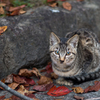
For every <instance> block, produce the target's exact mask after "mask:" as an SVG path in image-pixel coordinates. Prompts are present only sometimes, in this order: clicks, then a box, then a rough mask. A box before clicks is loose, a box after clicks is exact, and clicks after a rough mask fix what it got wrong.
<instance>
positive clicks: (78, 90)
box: [72, 87, 84, 93]
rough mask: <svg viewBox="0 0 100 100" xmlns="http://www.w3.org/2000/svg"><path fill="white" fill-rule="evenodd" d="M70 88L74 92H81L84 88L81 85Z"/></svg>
mask: <svg viewBox="0 0 100 100" xmlns="http://www.w3.org/2000/svg"><path fill="white" fill-rule="evenodd" d="M72 90H73V91H74V92H75V93H83V92H84V90H83V89H82V88H81V87H73V88H72Z"/></svg>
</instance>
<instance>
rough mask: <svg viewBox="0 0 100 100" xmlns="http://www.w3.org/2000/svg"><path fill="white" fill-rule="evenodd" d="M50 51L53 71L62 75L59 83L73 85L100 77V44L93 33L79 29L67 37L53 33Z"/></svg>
mask: <svg viewBox="0 0 100 100" xmlns="http://www.w3.org/2000/svg"><path fill="white" fill-rule="evenodd" d="M50 52H51V54H50V56H51V60H52V68H53V71H54V72H55V73H56V74H57V75H59V76H60V78H59V79H58V80H57V81H56V82H57V83H58V84H62V85H73V83H74V82H82V81H86V80H89V79H95V78H98V77H99V74H100V72H99V69H100V64H99V61H100V53H99V52H100V45H99V43H98V42H97V41H96V39H95V37H94V36H93V35H92V34H91V33H89V32H87V31H77V32H72V33H68V34H67V35H66V37H65V38H59V37H58V36H57V35H55V34H54V33H51V35H50Z"/></svg>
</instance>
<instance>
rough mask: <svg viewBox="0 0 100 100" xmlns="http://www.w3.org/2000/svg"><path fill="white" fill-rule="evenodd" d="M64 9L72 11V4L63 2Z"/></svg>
mask: <svg viewBox="0 0 100 100" xmlns="http://www.w3.org/2000/svg"><path fill="white" fill-rule="evenodd" d="M62 5H63V8H65V9H67V10H71V9H72V6H71V4H70V3H68V2H63V4H62Z"/></svg>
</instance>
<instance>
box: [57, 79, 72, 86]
mask: <svg viewBox="0 0 100 100" xmlns="http://www.w3.org/2000/svg"><path fill="white" fill-rule="evenodd" d="M56 83H57V84H60V85H68V86H71V85H73V82H72V81H70V80H65V79H64V78H59V79H57V80H56Z"/></svg>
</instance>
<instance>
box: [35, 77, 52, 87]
mask: <svg viewBox="0 0 100 100" xmlns="http://www.w3.org/2000/svg"><path fill="white" fill-rule="evenodd" d="M37 83H38V84H39V85H44V84H48V83H53V81H52V79H51V78H49V77H46V76H41V77H40V80H39V81H38V82H37Z"/></svg>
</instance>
